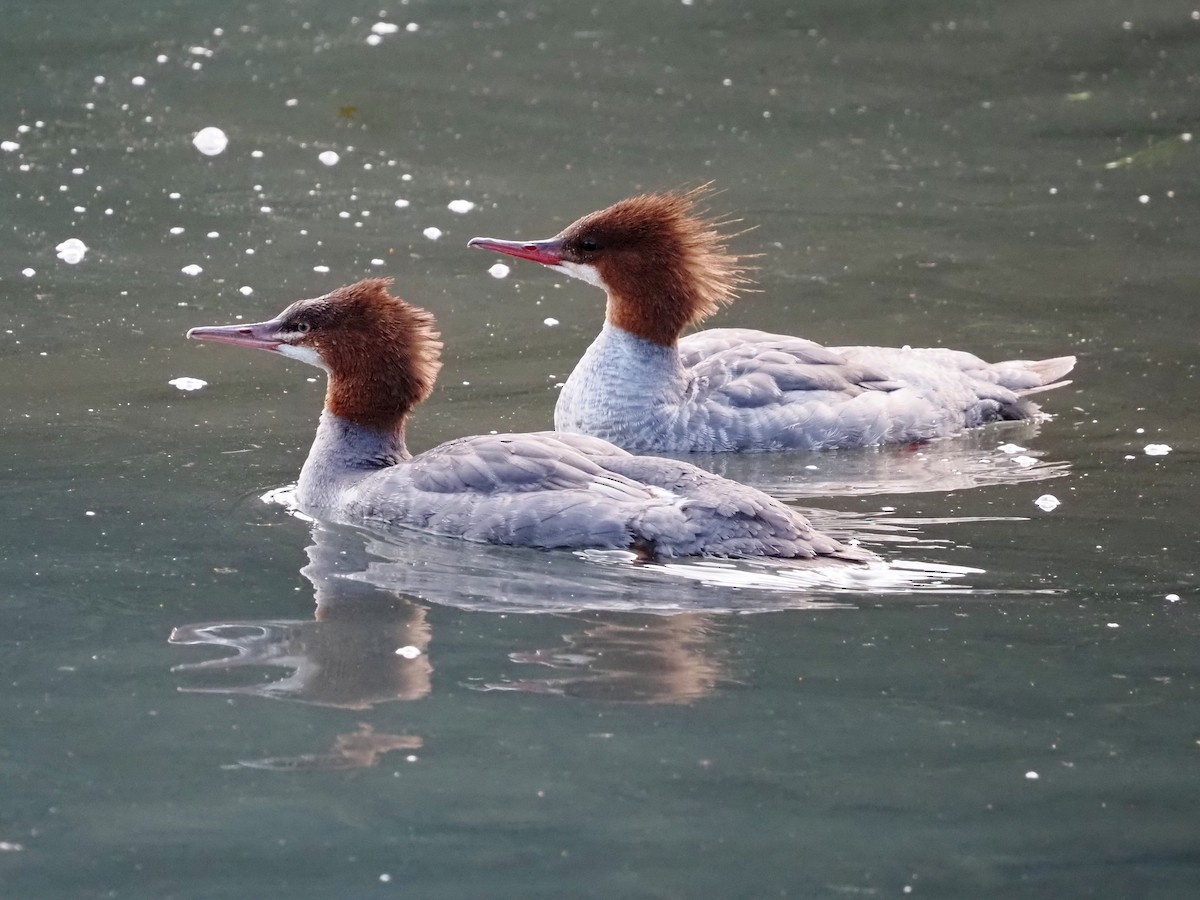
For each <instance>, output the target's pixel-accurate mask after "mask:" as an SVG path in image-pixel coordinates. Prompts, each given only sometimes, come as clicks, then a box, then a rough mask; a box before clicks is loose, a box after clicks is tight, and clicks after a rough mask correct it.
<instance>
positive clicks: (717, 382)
mask: <svg viewBox="0 0 1200 900" xmlns="http://www.w3.org/2000/svg"><path fill="white" fill-rule="evenodd" d="M1073 362H1074V361H1073V359H1072V358H1070V357H1064V358H1056V359H1048V360H1039V361H1025V360H1012V361H1008V362H1001V363H987V362H985V361H984V360H982V359H980V358H979V357H977V356H975V355H973V354H970V353H965V352H962V351H956V350H947V349H943V348H925V349H913V348H907V347H905V348H889V347H823V346H821V345H820V344H817V343H815V342H813V341H809V340H805V339H803V338H799V337H792V336H789V335H780V334H771V333H768V332H764V331H755V330H751V329H745V328H715V329H709V330H706V331H700V332H696V333H693V334H690V335H687V336H685V337H682V338H681V339H680V340H679V341H678V342H676V343H675V344H672V345H664V344H660V343H657V342H655V341H651V340H647V339H645V338H640V337H638V336H637V335H634V334H631V333H630V332H628V331H625V330H624V329H622V328H620V327H618V326H614V325H612V324H609V323H606V324H605V326H604V328H603V329H602V330H601V332H600V334H599V335H598V336H597V338H596V340H595V341H594V342H593V343H592V345H591V346H590V347H589V348H588V350H587V352H586V353H585V354H584V355H583V357H582V358H581V359H580V361H579V363H578V364H577V365H576V367H575V369H574V371H572V373H571V375H570V377H568V379H567V381H566V383H565V384H564V385H563V388H562V392H561V393H560V394H559V398H558V402H557V404H556V406H555V410H554V426H555V428H557V429H558V430H559V431H568V432H576V433H579V434H590V435H595V436H597V437H601V438H604V439H605V440H608V441H611V442H612V443H614V444H616V445H617V446H619V447H623V448H625V449H626V450H630V451H634V452H638V453H645V452H657V453H666V452H721V451H764V450H765V451H770V450H826V449H838V448H849V447H868V446H873V445H877V444H886V443H909V442H914V441H923V440H929V439H932V438H938V437H945V436H948V435H952V434H955V433H957V432H959V431H962V430H963V429H964V428H973V427H975V426H978V425H985V424H987V423H989V422H996V421H1001V420H1011V419H1024V418H1029V417H1032V416H1035V415H1037V414H1038V407H1037V406H1036V405H1035V404H1034V402H1033V401H1031V400H1030V399H1028V397H1029V395H1030V394H1033V393H1036V392H1038V391H1042V390H1048V389H1050V388H1052V387H1056V386H1057V385H1056V384H1055V383H1054V382H1055V381H1056V380H1057V379H1058V378H1060V377H1061V376H1062V375H1064V374H1065V373H1066V372H1068V371H1070V369H1071V366H1072V364H1073Z"/></svg>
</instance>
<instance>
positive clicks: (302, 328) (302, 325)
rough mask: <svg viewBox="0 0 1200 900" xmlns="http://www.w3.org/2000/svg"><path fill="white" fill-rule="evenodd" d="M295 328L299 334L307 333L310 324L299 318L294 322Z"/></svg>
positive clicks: (310, 327)
mask: <svg viewBox="0 0 1200 900" xmlns="http://www.w3.org/2000/svg"><path fill="white" fill-rule="evenodd" d="M295 328H296V330H297V331H298V332H300V333H301V334H308V332H309V331H310V330H311V329H312V326H311V325H309V324H308V323H307V322H305V321H304V320H303V319H301V320H299V321H298V322H297V323H296V325H295Z"/></svg>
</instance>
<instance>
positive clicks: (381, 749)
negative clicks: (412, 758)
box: [229, 723, 424, 772]
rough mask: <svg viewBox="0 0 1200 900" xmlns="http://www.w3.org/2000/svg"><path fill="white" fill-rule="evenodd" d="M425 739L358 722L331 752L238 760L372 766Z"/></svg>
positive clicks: (252, 764) (292, 766)
mask: <svg viewBox="0 0 1200 900" xmlns="http://www.w3.org/2000/svg"><path fill="white" fill-rule="evenodd" d="M423 744H424V741H422V740H421V739H420V738H419V737H416V736H415V735H411V734H376V733H375V729H373V728H372V727H371V726H370V725H366V724H363V723H359V726H358V731H352V732H350V733H349V734H339V735H338V736H337V738H336V739H334V742H333V746H332V747H331V748H330V750H329V752H328V753H302V754H300V755H299V756H268V757H266V758H264V759H245V760H238V764H237V766H230V767H229V768H237V767H244V768H247V769H277V770H282V771H289V772H296V771H301V770H303V769H321V770H326V771H327V770H330V769H369V768H370V767H371V766H374V765H376V764H377V763H378V762H379V757H380V756H382V755H383V754H385V753H391V752H392V751H393V750H420V749H421V747H422V745H423Z"/></svg>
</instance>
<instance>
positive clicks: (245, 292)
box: [238, 284, 254, 297]
mask: <svg viewBox="0 0 1200 900" xmlns="http://www.w3.org/2000/svg"><path fill="white" fill-rule="evenodd" d="M238 293H239V294H241V295H242V296H243V297H249V296H250V295H251V294H253V293H254V288H252V287H250V285H248V284H243V285H242V286H241V287H240V288H238Z"/></svg>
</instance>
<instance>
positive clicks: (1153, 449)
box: [1142, 444, 1171, 456]
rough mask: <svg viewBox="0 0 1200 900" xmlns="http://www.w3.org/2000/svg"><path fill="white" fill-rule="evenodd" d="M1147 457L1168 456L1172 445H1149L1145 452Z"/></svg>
mask: <svg viewBox="0 0 1200 900" xmlns="http://www.w3.org/2000/svg"><path fill="white" fill-rule="evenodd" d="M1142 452H1144V453H1145V454H1146V455H1147V456H1166V455H1167V454H1168V453H1170V452H1171V445H1170V444H1147V445H1146V446H1145V448H1144V449H1143V451H1142Z"/></svg>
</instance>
